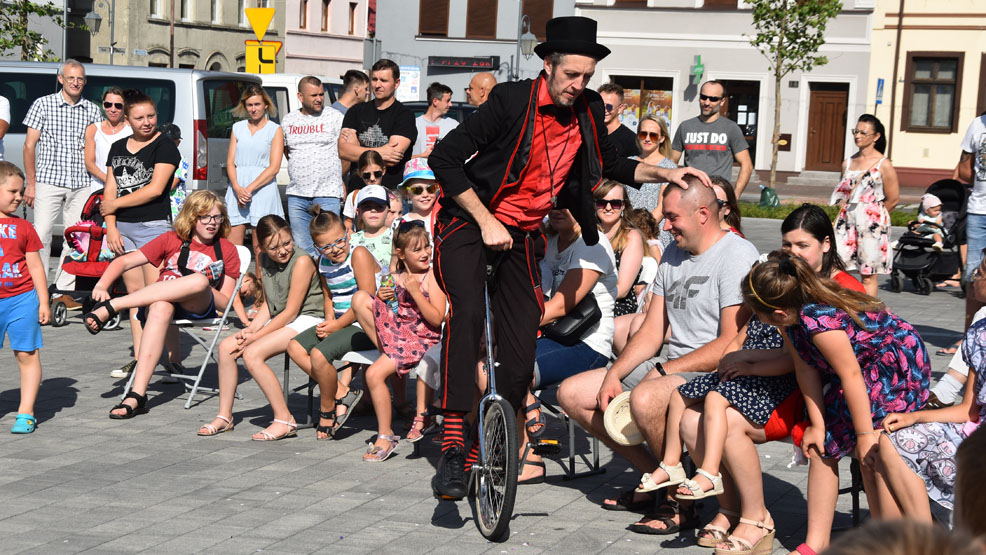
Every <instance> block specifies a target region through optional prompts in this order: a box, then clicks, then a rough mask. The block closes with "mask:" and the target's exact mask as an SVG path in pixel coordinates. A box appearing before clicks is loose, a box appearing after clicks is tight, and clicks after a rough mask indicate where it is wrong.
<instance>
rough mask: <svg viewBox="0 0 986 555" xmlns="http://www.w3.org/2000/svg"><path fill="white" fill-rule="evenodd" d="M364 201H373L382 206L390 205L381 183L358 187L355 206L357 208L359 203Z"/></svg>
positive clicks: (385, 190)
mask: <svg viewBox="0 0 986 555" xmlns="http://www.w3.org/2000/svg"><path fill="white" fill-rule="evenodd" d="M366 201H373V202H376V203H378V204H382V205H384V206H388V205H390V200H389V197H388V196H387V189H385V188H384V187H383V185H367V186H366V187H363V188H362V189H360V191H359V194H358V195H356V207H357V208H359V205H361V204H363V203H364V202H366Z"/></svg>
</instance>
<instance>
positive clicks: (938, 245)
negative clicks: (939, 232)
mask: <svg viewBox="0 0 986 555" xmlns="http://www.w3.org/2000/svg"><path fill="white" fill-rule="evenodd" d="M931 247H932V248H933V249H935V250H936V251H940V250H942V249H943V248H945V245H943V244H942V242H941V241H935V244H934V245H931Z"/></svg>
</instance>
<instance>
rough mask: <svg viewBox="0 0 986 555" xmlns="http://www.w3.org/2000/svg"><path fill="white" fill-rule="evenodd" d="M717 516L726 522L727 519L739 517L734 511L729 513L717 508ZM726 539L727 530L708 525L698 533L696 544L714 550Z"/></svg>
mask: <svg viewBox="0 0 986 555" xmlns="http://www.w3.org/2000/svg"><path fill="white" fill-rule="evenodd" d="M719 514H721V515H723V516H725V517H726V519H727V520H728V519H729V517H733V518H737V517H739V516H740V514H739V513H737V512H736V511H730V510H729V509H723V508H721V507H720V508H719ZM703 534H704V535H703ZM727 538H729V530H726V529H725V528H722V527H719V526H716V525H714V524H712V523H709V524H706V525H705V527H704V528H702V529H701V530H699V531H698V538H697V541H696V543H698V545H700V546H701V547H713V548H714V547H715V546H716V545H718V544H720V543H723V542H725V541H726V539H727Z"/></svg>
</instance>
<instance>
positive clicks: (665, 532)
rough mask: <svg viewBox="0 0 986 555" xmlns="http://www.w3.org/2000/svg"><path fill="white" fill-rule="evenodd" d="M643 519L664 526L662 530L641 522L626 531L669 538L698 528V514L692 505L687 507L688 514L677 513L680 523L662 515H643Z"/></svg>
mask: <svg viewBox="0 0 986 555" xmlns="http://www.w3.org/2000/svg"><path fill="white" fill-rule="evenodd" d="M644 518H649V519H651V521H657V522H660V523H662V524H664V528H654V527H652V526H648V525H647V524H644V523H642V522H635V523H633V524H631V525H630V526H627V530H629V531H631V532H634V533H636V534H645V535H648V536H670V535H673V534H678V533H680V532H681V531H682V530H690V529H692V528H697V527H698V513H697V512H696V510H695V506H694V505H692V506H691V507H689V510H688V514H685V513H684V512H678V519H679V520H680V521H681V522H680V523H677V522H675V521H674V516H671V517H667V516H664V515H662V514H649V515H644ZM641 520H643V519H641Z"/></svg>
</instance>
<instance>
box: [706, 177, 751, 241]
mask: <svg viewBox="0 0 986 555" xmlns="http://www.w3.org/2000/svg"><path fill="white" fill-rule="evenodd" d="M709 181H711V182H712V184H713V185H718V186H720V187H722V191H723V192H724V193H726V207H728V208H729V214H726V217H725V218H723V220H724V221H725V222H726V224H728V225H729V227H731V228H733V229H735V230H736V231H738V232H740V233H743V218H742V216H741V215H740V207H739V203H738V202H737V201H736V190H735V189H733V184H732V183H730V182H729V180H728V179H726V178H725V177H723V176H721V175H710V176H709Z"/></svg>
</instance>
